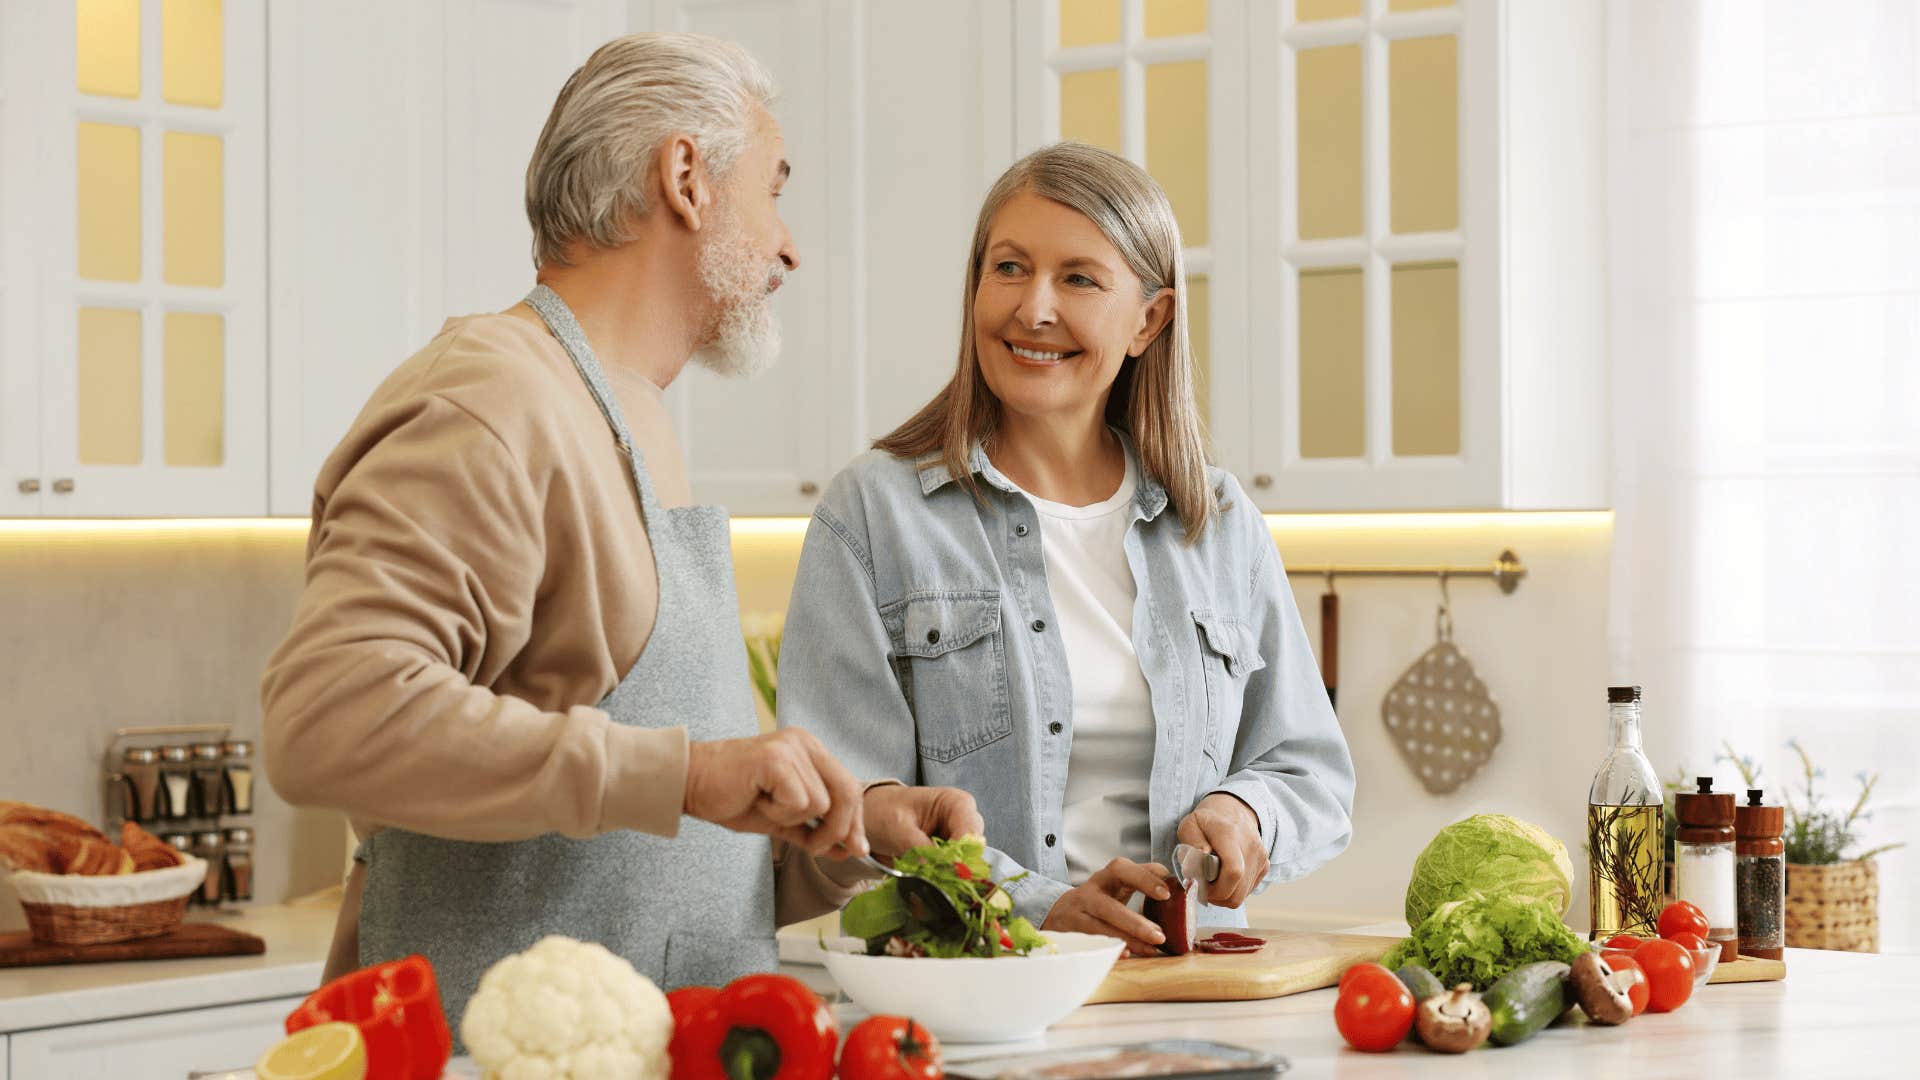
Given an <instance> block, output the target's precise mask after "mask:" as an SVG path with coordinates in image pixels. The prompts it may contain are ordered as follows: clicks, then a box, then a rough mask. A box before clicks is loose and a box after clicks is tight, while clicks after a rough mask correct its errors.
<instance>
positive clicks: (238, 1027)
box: [0, 997, 301, 1080]
mask: <svg viewBox="0 0 1920 1080" xmlns="http://www.w3.org/2000/svg"><path fill="white" fill-rule="evenodd" d="M300 1001H301V999H300V998H298V997H288V998H276V999H272V1000H268V1001H254V1002H248V1003H247V1004H244V1005H227V1006H222V1007H220V1008H215V1009H194V1010H192V1011H189V1012H176V1013H161V1014H159V1015H155V1016H140V1017H135V1018H133V1019H131V1020H108V1021H104V1022H102V1023H98V1024H75V1025H73V1026H70V1027H58V1028H47V1029H45V1030H42V1031H28V1032H24V1033H19V1034H15V1035H13V1036H12V1038H11V1039H10V1040H0V1045H3V1046H4V1048H5V1049H6V1050H7V1051H8V1053H7V1054H5V1055H0V1080H72V1078H73V1077H77V1076H186V1075H188V1074H189V1073H191V1072H214V1071H218V1070H223V1069H244V1068H247V1067H249V1066H251V1065H252V1064H253V1062H254V1061H255V1060H257V1059H258V1058H259V1057H260V1055H261V1054H263V1053H265V1052H266V1051H267V1048H268V1047H270V1046H272V1045H273V1044H274V1043H276V1042H279V1041H280V1040H281V1039H282V1038H284V1037H285V1036H286V1029H285V1023H286V1017H287V1014H288V1013H290V1012H292V1011H293V1010H294V1008H295V1007H296V1006H298V1005H299V1004H300ZM8 1059H10V1060H11V1062H12V1073H11V1075H10V1076H9V1075H8V1074H7V1069H6V1063H7V1061H8Z"/></svg>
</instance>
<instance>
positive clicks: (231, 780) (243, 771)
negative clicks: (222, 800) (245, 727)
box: [223, 739, 253, 814]
mask: <svg viewBox="0 0 1920 1080" xmlns="http://www.w3.org/2000/svg"><path fill="white" fill-rule="evenodd" d="M223 749H224V750H225V751H226V754H227V774H226V776H227V778H226V785H225V788H226V803H227V813H229V814H251V813H253V743H252V742H250V741H248V740H246V739H231V740H229V741H228V742H227V743H226V745H225V746H224V747H223Z"/></svg>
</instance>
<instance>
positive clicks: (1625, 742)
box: [1587, 686, 1666, 941]
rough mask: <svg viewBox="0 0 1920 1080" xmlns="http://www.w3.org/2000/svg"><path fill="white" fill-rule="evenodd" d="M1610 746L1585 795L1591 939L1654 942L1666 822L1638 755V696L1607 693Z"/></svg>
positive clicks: (1650, 774) (1619, 689)
mask: <svg viewBox="0 0 1920 1080" xmlns="http://www.w3.org/2000/svg"><path fill="white" fill-rule="evenodd" d="M1607 713H1608V717H1609V722H1610V725H1611V728H1612V740H1611V741H1612V746H1611V748H1610V749H1609V750H1608V751H1607V757H1606V760H1605V761H1602V762H1601V763H1600V771H1598V772H1596V773H1594V774H1593V786H1592V787H1591V788H1589V789H1588V791H1587V881H1588V886H1587V897H1588V900H1589V901H1590V902H1591V903H1590V905H1589V906H1590V908H1591V911H1592V916H1591V917H1592V920H1593V922H1592V938H1593V940H1595V941H1602V940H1605V939H1606V938H1608V937H1611V936H1612V935H1614V934H1618V933H1623V932H1624V933H1629V934H1642V935H1646V936H1649V937H1652V936H1656V935H1657V929H1658V924H1659V921H1660V907H1661V894H1662V893H1663V892H1665V884H1666V883H1665V881H1664V877H1665V875H1664V874H1663V872H1662V871H1663V869H1664V867H1665V863H1666V859H1665V852H1664V840H1665V836H1666V818H1665V813H1664V809H1663V797H1662V795H1661V789H1660V778H1659V776H1658V775H1656V774H1655V773H1654V771H1653V763H1652V762H1650V761H1648V760H1647V755H1646V754H1645V753H1644V752H1643V751H1642V750H1641V749H1640V688H1639V687H1637V686H1610V687H1608V688H1607Z"/></svg>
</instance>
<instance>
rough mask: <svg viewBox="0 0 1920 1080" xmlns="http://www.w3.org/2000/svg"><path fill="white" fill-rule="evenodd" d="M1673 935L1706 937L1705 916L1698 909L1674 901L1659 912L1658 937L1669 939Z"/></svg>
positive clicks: (1679, 901)
mask: <svg viewBox="0 0 1920 1080" xmlns="http://www.w3.org/2000/svg"><path fill="white" fill-rule="evenodd" d="M1675 934H1698V935H1700V936H1701V937H1702V938H1704V937H1706V936H1707V916H1706V913H1705V912H1702V911H1701V910H1700V909H1699V908H1697V907H1695V906H1693V905H1692V904H1689V903H1687V902H1686V901H1685V900H1675V901H1674V902H1673V903H1671V904H1668V905H1667V906H1666V908H1665V909H1664V910H1662V911H1661V912H1660V936H1661V937H1663V938H1670V937H1672V936H1673V935H1675Z"/></svg>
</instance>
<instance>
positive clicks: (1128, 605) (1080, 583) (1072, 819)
mask: <svg viewBox="0 0 1920 1080" xmlns="http://www.w3.org/2000/svg"><path fill="white" fill-rule="evenodd" d="M1138 486H1139V477H1138V475H1137V474H1136V472H1135V469H1134V464H1133V457H1132V455H1128V457H1127V472H1126V476H1125V477H1124V478H1123V479H1122V480H1121V481H1120V487H1119V489H1118V490H1117V491H1115V492H1114V493H1113V494H1112V495H1111V496H1109V497H1107V498H1106V499H1105V500H1103V501H1101V502H1098V503H1094V504H1093V505H1091V506H1067V505H1065V504H1064V503H1056V502H1048V501H1047V500H1045V499H1041V498H1037V497H1035V496H1034V495H1033V494H1032V493H1031V492H1028V493H1027V497H1028V498H1029V499H1032V500H1033V507H1034V510H1035V511H1036V512H1037V513H1038V514H1039V517H1040V549H1041V554H1042V555H1043V556H1044V558H1045V561H1046V566H1047V587H1048V590H1049V591H1050V592H1051V593H1052V598H1053V615H1054V620H1055V622H1056V623H1057V624H1058V625H1059V627H1060V640H1061V642H1062V643H1063V644H1064V645H1065V646H1066V651H1067V671H1068V674H1069V675H1070V677H1071V678H1072V681H1073V713H1072V715H1073V747H1072V750H1071V752H1070V754H1069V756H1068V758H1067V791H1066V795H1065V829H1064V831H1063V835H1064V838H1065V840H1066V856H1067V876H1068V878H1069V879H1070V880H1071V881H1072V883H1073V884H1076V885H1077V884H1079V883H1081V882H1083V881H1085V880H1086V879H1087V878H1088V876H1089V875H1091V874H1092V873H1093V872H1094V871H1095V870H1098V869H1100V868H1101V867H1103V866H1105V865H1107V863H1108V862H1109V861H1111V860H1112V859H1113V858H1115V857H1116V856H1124V857H1126V858H1129V859H1133V860H1134V861H1136V862H1145V861H1146V860H1147V857H1148V854H1149V852H1148V818H1147V783H1148V780H1149V778H1150V775H1151V773H1152V771H1153V746H1154V724H1153V702H1152V699H1151V697H1150V696H1149V694H1148V690H1147V679H1146V676H1145V675H1143V674H1141V672H1140V658H1139V656H1138V655H1137V654H1136V653H1135V652H1134V650H1133V604H1134V597H1135V596H1136V595H1137V589H1136V587H1135V584H1134V580H1133V570H1132V569H1131V568H1130V567H1129V566H1128V565H1127V553H1126V548H1125V546H1124V545H1125V540H1126V535H1127V528H1128V526H1130V525H1131V524H1132V523H1133V495H1134V490H1135V488H1137V487H1138Z"/></svg>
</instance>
